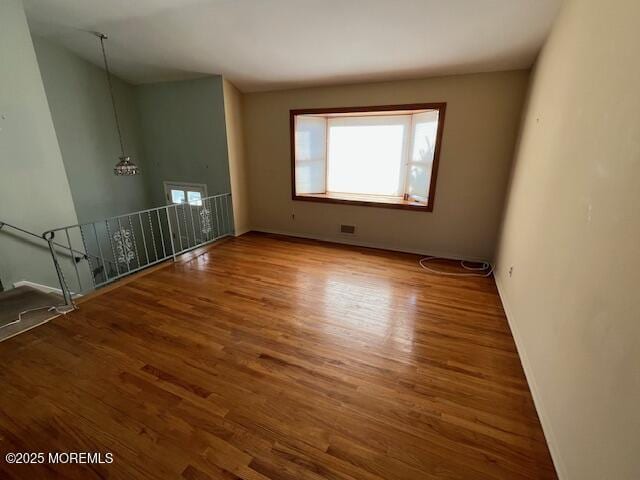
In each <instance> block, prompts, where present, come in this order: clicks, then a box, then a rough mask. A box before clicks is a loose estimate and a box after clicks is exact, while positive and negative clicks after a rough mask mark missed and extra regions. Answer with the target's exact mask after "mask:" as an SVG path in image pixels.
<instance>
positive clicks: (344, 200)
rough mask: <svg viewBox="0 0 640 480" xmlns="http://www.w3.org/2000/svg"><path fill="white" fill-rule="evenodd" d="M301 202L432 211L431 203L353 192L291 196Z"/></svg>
mask: <svg viewBox="0 0 640 480" xmlns="http://www.w3.org/2000/svg"><path fill="white" fill-rule="evenodd" d="M293 200H299V201H303V202H319V203H334V204H342V205H357V206H361V207H378V208H393V209H396V210H414V211H419V212H431V211H433V205H428V204H426V203H419V202H413V201H410V200H403V199H402V198H398V197H385V196H382V195H358V194H353V193H304V194H298V195H294V196H293Z"/></svg>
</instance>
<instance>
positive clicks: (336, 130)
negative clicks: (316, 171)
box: [327, 116, 410, 196]
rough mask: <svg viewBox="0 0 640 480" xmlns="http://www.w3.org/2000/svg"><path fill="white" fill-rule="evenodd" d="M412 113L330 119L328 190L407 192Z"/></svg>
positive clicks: (360, 192) (398, 193) (395, 193)
mask: <svg viewBox="0 0 640 480" xmlns="http://www.w3.org/2000/svg"><path fill="white" fill-rule="evenodd" d="M409 122H410V117H409V116H398V117H392V116H383V117H373V116H369V117H346V118H332V119H330V120H329V122H328V124H329V141H328V144H329V147H328V155H327V169H328V170H327V191H329V192H341V193H356V194H369V195H391V196H400V195H402V194H403V192H402V185H403V184H404V173H405V168H404V167H405V165H404V164H405V162H406V160H405V161H403V158H405V152H406V140H407V138H406V137H407V131H408V130H409Z"/></svg>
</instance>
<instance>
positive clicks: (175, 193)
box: [171, 189, 185, 203]
mask: <svg viewBox="0 0 640 480" xmlns="http://www.w3.org/2000/svg"><path fill="white" fill-rule="evenodd" d="M184 199H185V197H184V190H174V189H171V202H172V203H184Z"/></svg>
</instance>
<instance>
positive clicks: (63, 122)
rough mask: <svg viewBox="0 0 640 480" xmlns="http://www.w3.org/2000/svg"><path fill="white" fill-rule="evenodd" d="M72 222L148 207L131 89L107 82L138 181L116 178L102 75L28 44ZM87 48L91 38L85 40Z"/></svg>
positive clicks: (38, 41) (62, 52)
mask: <svg viewBox="0 0 640 480" xmlns="http://www.w3.org/2000/svg"><path fill="white" fill-rule="evenodd" d="M33 42H34V47H35V51H36V55H37V58H38V64H39V66H40V72H41V74H42V81H43V83H44V88H45V91H46V93H47V100H48V102H49V107H50V109H51V115H52V117H53V123H54V126H55V130H56V135H57V138H58V143H59V145H60V150H61V152H62V159H63V161H64V166H65V169H66V173H67V178H68V179H69V185H70V187H71V194H72V196H73V201H74V204H75V208H76V212H77V214H78V220H79V221H80V222H89V221H94V220H101V219H103V218H107V217H112V216H115V215H120V214H123V213H128V212H133V211H136V210H142V209H145V208H150V207H151V206H153V205H152V204H151V202H150V197H149V196H148V195H147V189H146V184H145V181H144V177H143V175H148V174H149V172H148V170H147V168H146V165H145V162H144V159H143V158H142V147H141V141H140V126H139V119H138V112H137V107H136V100H135V91H136V90H135V87H133V86H132V85H129V84H127V83H125V82H123V81H122V80H120V79H118V78H115V77H112V79H113V87H114V92H115V98H116V104H117V107H118V116H119V119H120V125H121V129H122V136H123V140H124V147H125V152H126V153H127V154H128V155H130V156H131V157H132V159H133V160H134V161H135V162H136V163H137V164H138V166H140V168H141V171H142V175H139V176H135V177H117V176H115V175H114V174H113V167H114V166H115V164H116V163H117V162H118V157H119V156H120V155H121V154H120V144H119V142H118V136H117V132H116V125H115V121H114V118H113V109H112V106H111V99H110V97H109V88H108V84H107V80H106V76H105V71H104V70H103V69H102V68H99V67H97V66H95V65H93V64H91V63H89V62H87V61H85V60H83V59H81V58H80V57H78V56H76V55H75V54H73V53H71V52H70V51H68V50H66V49H65V48H63V47H60V46H58V45H55V44H54V43H51V42H49V41H47V40H45V39H43V38H39V37H34V38H33ZM87 42H93V43H95V48H96V49H97V48H99V43H98V40H97V38H95V37H93V36H92V35H90V34H87Z"/></svg>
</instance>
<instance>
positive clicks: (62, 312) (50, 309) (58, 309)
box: [0, 305, 69, 329]
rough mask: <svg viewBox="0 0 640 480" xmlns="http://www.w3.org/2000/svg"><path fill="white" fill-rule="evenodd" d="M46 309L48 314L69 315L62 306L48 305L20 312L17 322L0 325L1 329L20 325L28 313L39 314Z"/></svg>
mask: <svg viewBox="0 0 640 480" xmlns="http://www.w3.org/2000/svg"><path fill="white" fill-rule="evenodd" d="M45 308H46V309H47V312H53V311H55V312H56V313H58V314H60V315H66V314H67V313H69V310H62V306H61V305H58V306H49V305H47V306H46V307H38V308H30V309H29V310H24V311H22V312H20V313H19V314H18V319H17V320H14V321H13V322H10V323H7V324H5V325H0V329H2V328H6V327H9V326H11V325H15V324H16V323H20V322H21V321H22V317H23V316H24V315H26V314H27V313H30V312H37V311H39V310H44V309H45Z"/></svg>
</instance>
